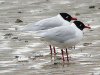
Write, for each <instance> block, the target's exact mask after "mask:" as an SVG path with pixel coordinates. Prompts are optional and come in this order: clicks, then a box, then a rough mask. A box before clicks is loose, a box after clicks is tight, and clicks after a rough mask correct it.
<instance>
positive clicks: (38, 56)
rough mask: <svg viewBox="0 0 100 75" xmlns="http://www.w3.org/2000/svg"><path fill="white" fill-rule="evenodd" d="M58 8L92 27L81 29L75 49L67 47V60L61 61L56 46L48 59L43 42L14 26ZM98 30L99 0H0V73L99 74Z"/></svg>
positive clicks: (1, 74) (47, 52)
mask: <svg viewBox="0 0 100 75" xmlns="http://www.w3.org/2000/svg"><path fill="white" fill-rule="evenodd" d="M59 12H68V13H69V14H71V15H72V16H76V17H77V18H78V19H79V20H81V21H83V22H84V23H85V24H88V23H89V24H90V25H91V27H92V29H91V30H84V38H83V40H82V41H81V42H80V43H79V44H78V45H76V49H75V50H74V49H71V50H70V49H69V50H68V51H69V56H70V63H69V64H68V63H67V62H65V64H63V63H62V59H61V54H60V50H59V49H58V48H57V56H56V58H55V59H54V58H53V59H52V60H51V57H50V51H49V47H48V46H47V45H46V44H43V43H41V42H39V41H37V40H36V39H34V38H33V36H31V34H29V33H21V32H19V31H18V30H17V29H19V28H20V27H24V26H25V25H27V24H29V23H33V22H36V21H39V20H41V19H45V18H48V17H52V16H55V15H57V14H58V13H59ZM17 19H20V20H21V21H16V20H17ZM16 22H17V23H16ZM99 32H100V1H99V0H16V1H14V0H0V75H100V33H99ZM17 56H19V58H20V59H16V58H15V57H17Z"/></svg>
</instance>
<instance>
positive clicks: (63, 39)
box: [37, 21, 90, 61]
mask: <svg viewBox="0 0 100 75" xmlns="http://www.w3.org/2000/svg"><path fill="white" fill-rule="evenodd" d="M84 28H89V29H90V27H89V26H85V25H84V24H83V23H82V22H81V21H74V22H73V23H71V24H70V25H66V23H64V25H62V26H59V27H55V28H51V29H48V30H43V31H39V32H37V36H38V37H39V39H40V40H41V41H44V42H47V43H48V44H50V45H53V46H56V47H59V48H60V49H61V51H62V58H63V61H65V58H64V54H63V49H66V54H67V61H69V59H68V52H67V48H68V47H72V46H75V45H76V44H77V43H79V42H80V41H81V40H82V38H83V32H82V30H83V29H84Z"/></svg>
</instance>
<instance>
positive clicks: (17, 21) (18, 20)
mask: <svg viewBox="0 0 100 75" xmlns="http://www.w3.org/2000/svg"><path fill="white" fill-rule="evenodd" d="M21 22H23V21H22V20H20V19H17V20H16V21H15V23H21Z"/></svg>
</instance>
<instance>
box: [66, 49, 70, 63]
mask: <svg viewBox="0 0 100 75" xmlns="http://www.w3.org/2000/svg"><path fill="white" fill-rule="evenodd" d="M66 55H67V61H68V62H69V57H68V51H67V49H66Z"/></svg>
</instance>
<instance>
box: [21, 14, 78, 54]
mask: <svg viewBox="0 0 100 75" xmlns="http://www.w3.org/2000/svg"><path fill="white" fill-rule="evenodd" d="M71 20H77V18H74V17H71V16H70V15H69V14H67V13H60V14H58V15H57V16H54V17H51V18H47V19H43V20H40V21H38V22H36V23H33V24H30V25H27V26H25V27H24V28H23V29H21V31H41V30H47V29H50V28H54V27H59V26H62V25H69V24H70V21H71ZM64 22H66V24H63V23H64ZM49 46H50V51H51V55H52V47H51V45H49ZM53 49H54V53H55V54H56V51H55V47H53Z"/></svg>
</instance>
